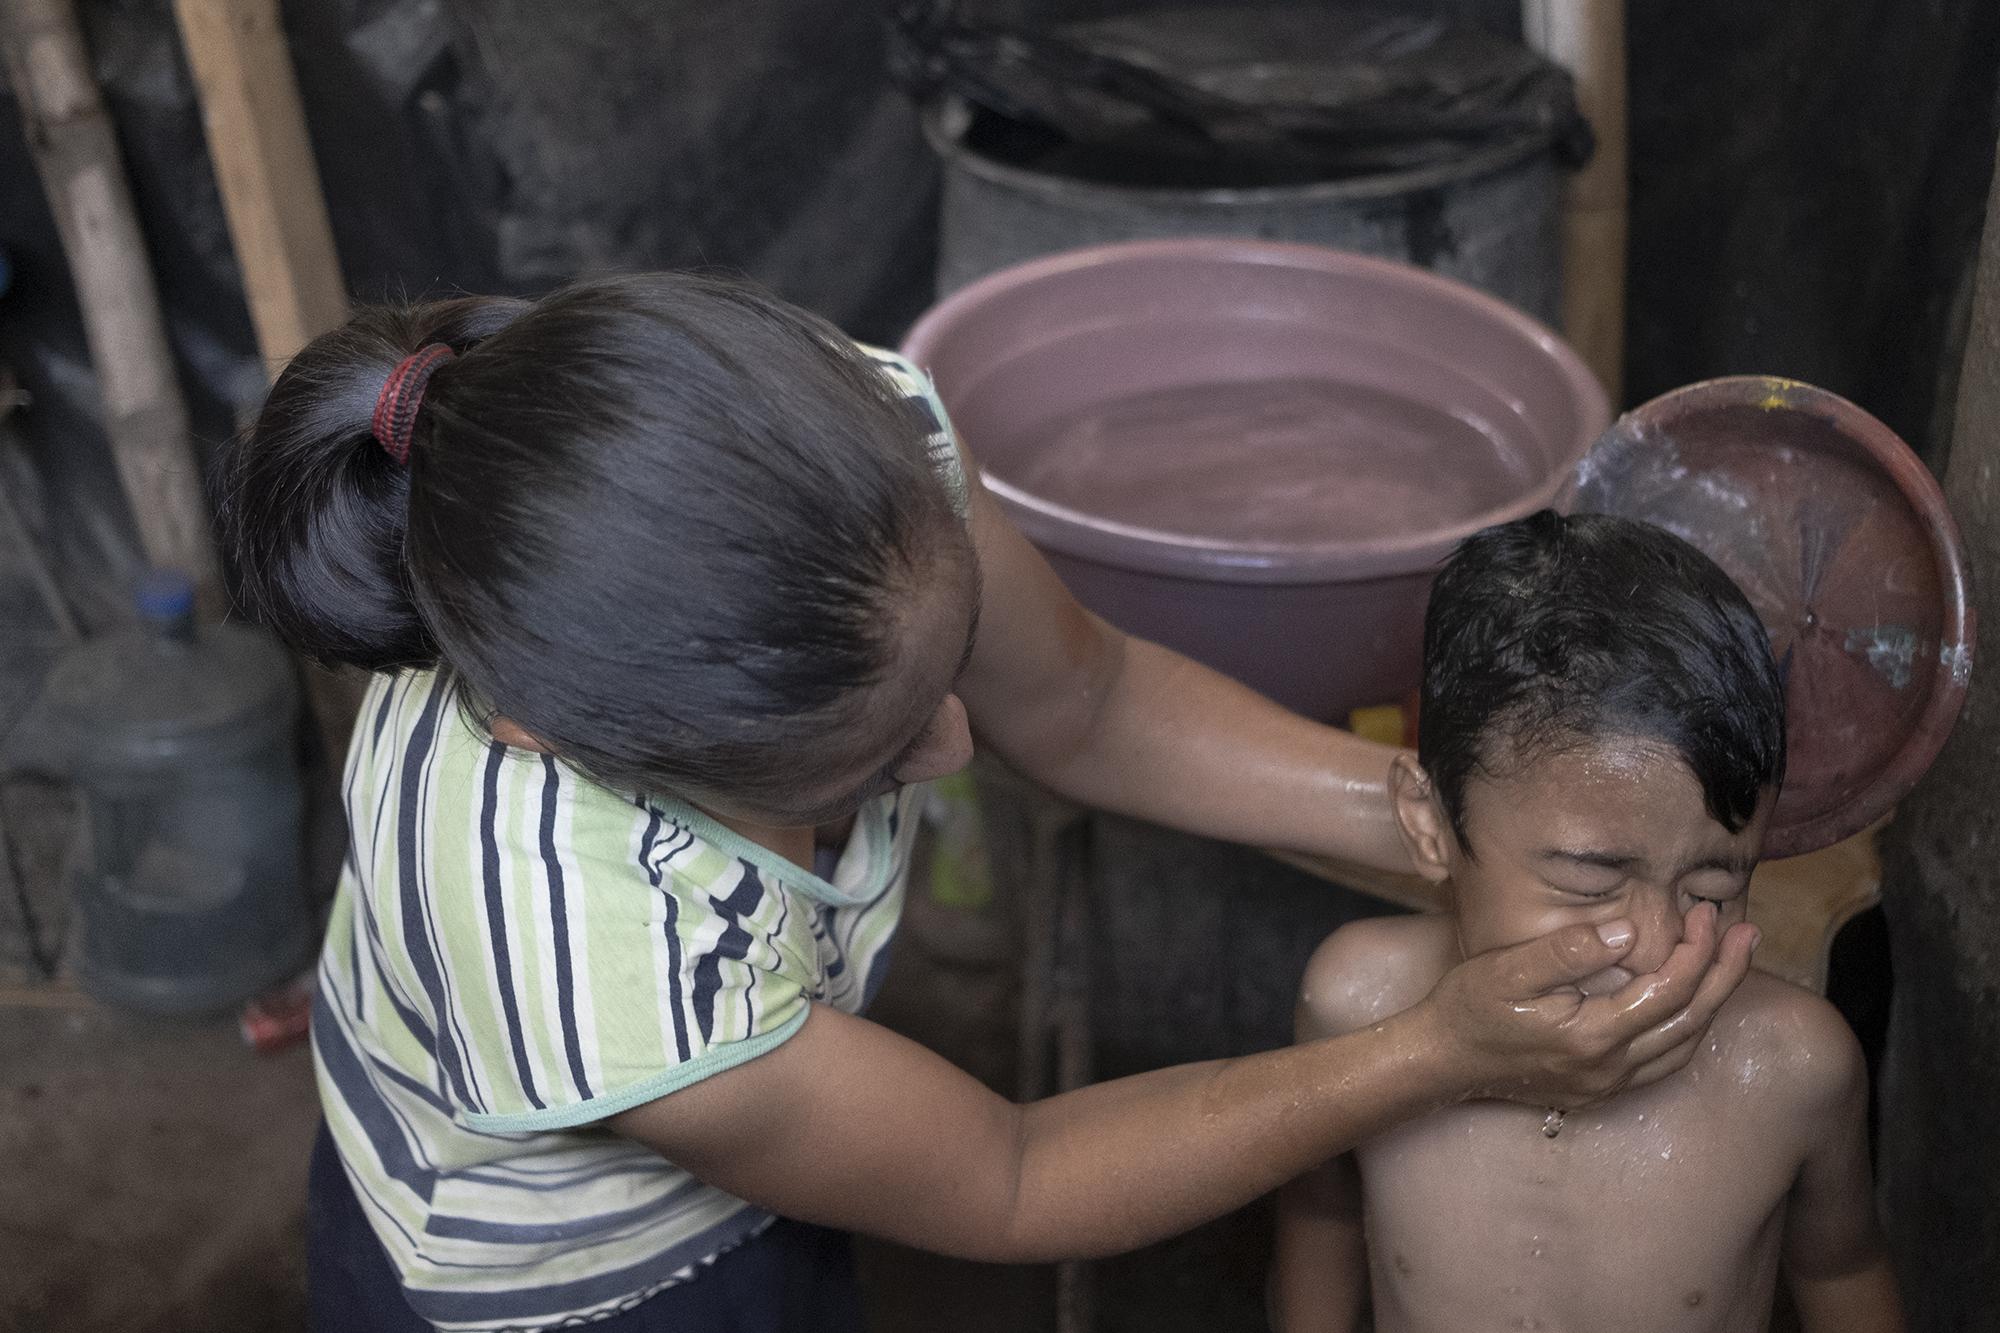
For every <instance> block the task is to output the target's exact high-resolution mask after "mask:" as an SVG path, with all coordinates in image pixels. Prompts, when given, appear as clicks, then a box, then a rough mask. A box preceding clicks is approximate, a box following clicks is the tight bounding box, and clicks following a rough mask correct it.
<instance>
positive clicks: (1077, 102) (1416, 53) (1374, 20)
mask: <svg viewBox="0 0 2000 1333" xmlns="http://www.w3.org/2000/svg"><path fill="white" fill-rule="evenodd" d="M896 33H897V41H896V44H895V47H894V59H893V61H892V65H891V69H892V73H893V74H894V76H895V77H896V80H897V82H899V83H901V84H902V85H903V86H904V87H905V88H906V89H908V90H909V91H910V93H911V95H912V96H913V97H916V98H918V99H927V98H931V97H935V96H939V95H941V94H944V93H951V94H955V95H956V96H958V97H960V98H962V99H964V101H965V102H967V103H968V104H970V105H971V106H973V107H975V108H979V109H980V110H982V111H984V112H986V113H990V114H992V115H995V116H999V117H1004V118H1005V119H1007V120H1008V121H1011V122H1013V123H1014V124H1015V125H1016V126H1018V127H1020V128H1021V129H1022V130H1027V131H1033V132H1035V133H1037V134H1038V135H1039V136H1041V137H1042V138H1044V139H1045V140H1046V144H1045V145H1044V146H1043V147H1042V148H1041V149H1040V150H1039V151H1038V152H1037V153H1036V156H1035V160H1034V162H1033V163H1032V165H1034V166H1035V167H1036V168H1037V169H1039V170H1042V171H1045V172H1050V173H1053V174H1060V175H1068V176H1075V177H1079V178H1082V179H1087V180H1094V181H1105V182H1111V183H1115V184H1135V185H1154V184H1157V185H1168V186H1177V187H1181V188H1187V187H1198V186H1218V187H1224V188H1247V187H1253V186H1260V185H1291V184H1313V183H1316V182H1320V181H1335V180H1351V179H1354V178H1356V177H1361V176H1368V175H1377V174H1381V173H1386V172H1393V171H1411V170H1418V169H1422V168H1425V167H1435V166H1444V165H1450V164H1455V163H1458V162H1461V161H1464V160H1465V159H1466V158H1468V157H1471V156H1475V155H1477V154H1480V153H1482V152H1485V151H1488V150H1491V149H1495V148H1503V147H1512V146H1514V145H1518V144H1523V143H1539V144H1549V145H1554V146H1556V147H1557V149H1558V151H1559V152H1561V153H1562V155H1563V156H1564V157H1565V158H1567V159H1568V160H1569V162H1570V164H1571V165H1578V164H1580V163H1581V162H1582V161H1583V159H1584V158H1585V157H1586V156H1587V154H1588V152H1589V143H1590V129H1589V126H1588V125H1587V124H1586V123H1585V122H1584V120H1583V118H1582V117H1581V115H1579V113H1578V112H1577V108H1576V98H1575V95H1574V92H1573V90H1572V87H1571V81H1570V77H1569V75H1568V74H1567V73H1566V72H1565V71H1564V70H1563V69H1562V68H1561V67H1560V66H1558V65H1555V64H1552V63H1551V62H1549V61H1547V60H1545V59H1543V58H1542V57H1540V56H1537V55H1536V54H1534V53H1533V52H1532V51H1529V50H1528V49H1527V48H1526V47H1524V46H1522V45H1521V44H1520V43H1519V42H1518V41H1510V40H1507V39H1506V38H1503V37H1499V36H1496V35H1494V34H1492V33H1489V32H1486V31H1484V30H1482V29H1479V28H1476V27H1471V26H1468V25H1465V24H1461V23H1454V22H1451V21H1449V20H1447V19H1444V18H1441V17H1436V16H1431V17H1421V16H1417V15H1411V14H1400V13H1396V12H1393V11H1385V10H1377V9H1373V8H1358V7H1357V8H1353V9H1347V8H1340V9H1335V8H1330V7H1328V6H1326V5H1324V4H1316V5H1299V4H1289V3H1286V4H1269V5H1259V6H1254V7H1253V6H1240V7H1235V8H1226V9H1225V8H1213V7H1204V8H1192V7H1190V8H1175V9H1161V10H1157V11H1148V12H1143V13H1138V14H1128V15H1122V16H1117V17H1113V18H1107V19H1096V20H1092V21H1089V22H1081V23H1077V22H1072V23H1063V24H1059V25H1055V26H1047V25H1039V26H1028V25H1023V24H1018V23H1007V22H994V21H992V20H987V21H983V22H979V21H969V20H968V19H967V18H966V17H965V15H964V14H963V13H962V7H961V6H960V5H959V4H958V3H956V0H916V3H911V4H908V5H906V6H905V7H904V9H903V10H902V11H901V13H899V15H898V16H897V23H896ZM1016 137H1017V139H1018V138H1024V137H1027V136H1020V135H1017V136H1016ZM1023 165H1029V164H1026V163H1024V164H1023Z"/></svg>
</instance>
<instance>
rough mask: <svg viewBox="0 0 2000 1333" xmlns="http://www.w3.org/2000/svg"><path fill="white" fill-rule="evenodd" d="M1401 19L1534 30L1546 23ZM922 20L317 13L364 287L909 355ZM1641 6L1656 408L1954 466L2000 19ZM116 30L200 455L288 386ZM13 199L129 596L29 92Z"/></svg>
mask: <svg viewBox="0 0 2000 1333" xmlns="http://www.w3.org/2000/svg"><path fill="white" fill-rule="evenodd" d="M1375 2H1376V4H1377V6H1378V7H1380V6H1381V4H1382V0H1375ZM1186 3H1187V0H1176V4H1177V5H1185V4H1186ZM1163 7H1164V6H1161V5H1153V6H1147V5H1144V4H1136V5H1135V4H1129V3H1126V4H1120V3H1115V2H1106V0H1062V2H1061V3H1056V0H1041V3H1026V2H1024V0H1014V2H1012V3H1007V2H1003V0H993V2H992V3H989V4H986V5H983V6H981V7H979V9H978V10H977V12H976V13H973V14H972V17H973V18H976V19H979V20H980V21H990V22H993V23H1002V24H1011V25H1014V26H1016V27H1017V28H1019V29H1021V30H1024V31H1028V32H1035V31H1038V30H1045V29H1047V28H1049V27H1052V26H1053V25H1055V24H1056V23H1059V22H1060V23H1069V24H1075V23H1089V22H1091V21H1093V20H1099V19H1104V18H1107V17H1110V16H1112V15H1116V14H1122V13H1132V12H1141V11H1146V10H1149V9H1150V10H1157V9H1159V8H1163ZM1224 7H1225V8H1241V7H1242V6H1224ZM1387 7H1388V8H1391V9H1394V10H1396V11H1398V12H1400V13H1403V14H1406V15H1414V16H1418V17H1431V16H1440V15H1441V16H1444V17H1447V18H1451V19H1453V20H1456V21H1460V22H1463V23H1467V24H1470V25H1473V26H1476V27H1478V28H1481V29H1483V30H1485V31H1488V32H1493V33H1498V34H1501V35H1518V31H1519V29H1518V12H1519V11H1518V5H1517V4H1516V3H1513V0H1402V2H1401V3H1394V2H1393V0H1391V3H1389V4H1388V6H1387ZM892 9H893V6H892V4H891V3H890V0H877V2H876V3H861V4H856V3H852V0H737V2H734V3H727V4H725V3H721V2H720V0H670V2H667V3H657V2H655V0H590V2H589V3H580V4H570V5H565V6H560V7H555V6H551V5H549V4H547V3H546V0H313V3H303V2H296V3H292V4H289V5H287V6H286V23H287V26H288V29H289V32H290V36H291V39H292V45H293V52H294V59H295V63H296V66H297V70H298V76H299V82H300V86H301V90H302V94H303V97H304V100H305V103H306V110H307V117H308V121H309V125H310V128H311V131H312V137H313V143H314V148H315V152H316V154H317V156H318V159H319V165H320V169H321V174H322V178H323V181H324V184H325V188H326V195H327V199H328V203H329V207H330V211H331V213H332V218H333V227H334V234H335V239H336V243H337V244H338V246H339V250H340V254H341V258H342V262H343V266H344V268H345V270H346V276H347V280H348V283H349V286H350V288H351V289H352V290H353V291H354V292H355V294H356V295H357V296H358V297H359V298H361V299H372V298H381V297H384V296H390V297H395V296H405V295H416V294H421V293H426V292H433V291H440V290H448V289H461V290H476V291H503V292H516V293H533V292H538V291H541V290H545V289H547V288H548V287H551V286H553V285H555V284H557V283H559V282H561V281H563V280H565V279H567V278H569V277H572V276H575V275H577V274H582V273H592V272H603V271H609V270H618V269H633V268H647V267H662V266H671V265H684V264H709V265H717V266H722V267H727V268H733V269H738V270H742V271H745V272H748V273H750V274H752V275H753V276H755V277H757V278H759V279H761V280H763V281H764V282H766V283H768V284H769V285H771V286H772V287H774V288H775V289H776V290H778V291H779V292H780V293H782V294H784V295H785V296H788V297H790V298H791V299H793V300H796V301H799V302H801V303H803V304H806V305H808V306H811V307H813V308H815V309H817V310H819V311H821V312H822V313H824V314H826V315H827V316H829V317H830V318H832V319H834V320H835V321H836V322H838V323H840V324H842V325H843V326H845V327H847V328H849V329H850V330H851V331H853V332H855V333H856V334H858V335H860V336H863V337H868V338H873V339H876V340H892V339H894V338H895V337H896V336H897V335H898V334H899V333H900V332H901V331H902V329H903V328H904V327H905V326H906V325H907V323H908V321H909V320H910V319H911V318H912V317H913V316H914V315H915V314H916V313H917V312H918V311H919V310H920V309H921V308H922V307H923V306H924V305H925V304H926V303H927V301H928V300H929V298H930V294H931V293H930V272H931V266H932V262H933V258H934V251H935V245H934V239H933V232H934V227H935V209H936V179H937V176H936V169H935V166H934V164H933V163H932V161H931V160H930V158H929V155H928V152H927V150H926V149H925V147H924V146H923V143H922V140H921V138H920V136H919V134H918V132H917V127H916V120H915V115H914V112H913V110H912V108H911V105H910V103H909V101H908V99H907V98H906V97H905V96H904V95H903V93H902V92H901V91H900V90H899V89H898V88H897V87H896V86H895V84H894V82H893V80H892V79H891V78H890V77H889V71H888V51H889V33H890V20H891V18H892ZM1628 10H1629V15H1630V18H1629V22H1630V25H1631V48H1632V73H1631V84H1632V120H1633V124H1632V156H1633V167H1632V185H1633V216H1632V277H1631V283H1630V297H1631V311H1630V320H1631V323H1630V328H1631V335H1630V336H1631V342H1630V353H1629V365H1628V384H1629V386H1630V395H1631V396H1632V397H1633V398H1635V399H1636V398H1640V397H1644V396H1647V395H1650V394H1651V393H1654V392H1657V391H1660V390H1663V389H1666V388H1669V387H1672V386H1674V385H1676V384H1680V383H1684V382H1687V381H1690V380H1694V379H1699V378H1703V377H1706V376H1709V375H1715V374H1722V373H1729V372H1737V371H1769V372H1773V373H1779V374H1788V375H1796V376H1798V377H1800V378H1803V379H1808V380H1811V381H1813V382H1815V383H1819V384H1822V385H1825V386H1826V387H1828V388H1832V389H1834V390H1836V391H1838V392H1841V393H1844V394H1847V395H1848V396H1850V397H1853V398H1855V399H1856V400H1857V401H1859V402H1861V403H1863V404H1864V405H1866V406H1868V407H1869V408H1871V409H1872V410H1874V411H1875V412H1876V413H1877V414H1878V415H1881V416H1882V417H1884V418H1885V419H1886V420H1887V421H1888V422H1889V423H1890V424H1891V425H1892V426H1894V427H1895V428H1896V429H1898V430H1899V431H1901V432H1902V433H1903V434H1904V435H1905V436H1906V438H1909V439H1910V440H1911V441H1912V442H1913V443H1915V444H1917V445H1918V446H1919V447H1920V448H1924V449H1926V450H1927V451H1929V452H1931V453H1932V454H1933V455H1935V454H1936V452H1937V450H1938V449H1939V447H1940V442H1941V440H1942V434H1943V431H1944V429H1945V428H1946V427H1947V426H1948V416H1949V414H1948V410H1947V411H1942V412H1941V411H1940V410H1939V405H1940V403H1944V404H1947V405H1948V403H1949V383H1948V381H1949V379H1950V375H1949V373H1948V372H1949V370H1950V368H1952V367H1953V366H1955V363H1956V360H1957V346H1958V340H1959V338H1960V337H1961V336H1962V334H1961V332H1960V330H1961V329H1962V323H1963V318H1964V309H1965V305H1966V289H1967V286H1968V280H1969V274H1970V256H1971V253H1972V245H1973V242H1974V241H1975V239H1976V236H1977V230H1978V225H1979V219H1980V216H1981V210H1982V207H1983V198H1984V193H1983V192H1984V189H1985V185H1986V182H1987V180H1988V179H1989V173H1990V171H1991V167H1992V160H1993V156H1992V155H1993V146H1994V139H1995V133H1996V116H1995V91H1996V71H2000V5H1994V4H1993V3H1991V0H1926V2H1925V3H1923V4H1920V5H1919V4H1910V3H1897V2H1896V0H1764V3H1760V4H1757V5H1742V4H1740V3H1737V0H1676V3H1674V4H1671V5H1665V4H1635V5H1631V6H1629V7H1628ZM83 11H84V18H85V24H86V28H87V32H88V36H89V38H90V41H91V45H92V50H93V53H94V58H95V62H96V65H97V70H98V74H99V76H100V78H101V79H102V81H103V83H104V87H105V95H106V98H107V101H108V102H109V104H110V105H111V108H112V110H113V113H114V116H115V118H116V120H117V122H118V125H119V129H120V133H121V136H122V140H123V144H124V148H125V151H126V158H127V168H128V171H129V173H130V176H131V179H132V184H133V189H134V193H135V195H136V196H137V199H138V202H139V207H140V211H141V213H142V215H143V220H144V225H145V228H146V232H147V236H148V239H149V243H150V245H151V247H152V251H153V260H154V264H155V269H156V272H157V274H158V278H159V283H160V287H161V290H162V294H163V297H164V300H165V303H166V306H167V310H168V314H169V320H170V327H171V334H172V339H173V343H174V348H175V351H176V354H177V356H178V357H179V360H180V367H181V371H182V381H183V384H184V385H185V387H186V389H187V391H188V395H189V398H190V406H191V408H192V410H193V412H194V418H195V423H196V428H197V431H198V432H199V433H200V435H201V436H202V438H203V439H204V440H210V441H212V440H215V439H219V438H221V437H223V436H224V435H226V434H227V433H228V432H229V431H230V430H231V429H232V428H233V426H234V423H235V421H236V420H237V419H238V417H239V415H240V413H242V412H243V411H244V410H246V409H247V408H248V407H249V406H250V405H252V404H254V402H255V400H256V398H257V396H258V393H259V391H260V389H261V386H262V383H263V377H262V368H261V366H260V365H259V363H258V361H257V359H256V355H255V350H254V342H253V340H252V337H251V330H250V324H249V320H248V317H247V314H246V313H245V311H244V308H243V304H242V294H241V289H240V284H239V282H238V279H237V276H236V273H235V268H234V264H233V261H232V259H231V255H230V251H229V245H228V235H227V231H226V229H225V227H224V224H223V218H222V212H221V206H220V202H219V199H218V197H217V195H216V192H215V186H214V176H213V172H212V171H211V169H210V167H209V165H208V162H207V158H206V155H205V151H204V147H203V141H202V137H201V132H200V122H199V116H198V110H197V107H196V105H195V101H194V97H193V93H192V89H191V84H190V80H189V77H188V73H187V68H186V64H185V62H184V60H183V59H182V57H181V55H180V51H179V46H178V42H177V39H176V35H175V29H174V25H173V21H172V17H171V12H170V9H169V5H168V2H167V0H86V3H85V4H84V6H83ZM967 12H969V11H966V10H961V14H962V15H963V14H965V13H967ZM0 173H4V176H0V179H5V180H6V181H7V182H8V188H7V189H6V190H5V191H4V192H0V246H4V247H5V249H6V252H7V254H8V256H9V257H10V258H11V260H12V261H13V266H14V281H13V285H12V287H11V289H10V290H9V291H8V292H6V294H5V295H4V296H0V360H4V361H5V362H6V363H7V364H9V365H11V366H12V367H13V368H14V369H15V370H16V371H17V372H18V373H19V375H20V377H21V379H22V381H23V383H24V385H25V386H26V387H27V388H28V389H29V390H30V391H31V392H32V393H33V394H34V404H33V406H32V407H31V408H30V409H29V410H28V411H26V412H24V413H22V414H21V416H20V421H21V424H22V425H23V427H24V429H25V430H26V432H27V433H28V435H29V437H30V441H31V445H32V448H33V453H34V456H35V459H36V461H37V463H38V465H39V467H40V469H41V471H42V473H43V475H44V477H45V478H46V479H47V480H48V482H49V483H50V485H49V486H48V488H47V489H48V493H49V494H50V495H51V496H53V497H56V498H57V499H58V500H60V501H61V502H63V504H64V506H66V508H65V509H64V512H62V513H59V514H57V515H56V516H55V518H54V520H53V521H52V524H51V534H50V535H51V540H53V541H55V542H57V543H58V545H59V546H60V547H61V548H62V549H63V551H64V553H65V554H66V555H67V556H69V557H70V563H71V565H72V567H73V568H72V575H73V578H72V582H76V581H77V580H79V579H83V578H84V576H85V575H86V574H88V573H92V572H94V573H96V574H97V575H98V576H99V581H100V582H101V581H102V575H103V573H104V571H105V569H106V568H107V567H115V566H117V565H118V564H119V563H120V560H121V558H122V559H129V552H130V543H129V538H125V537H124V536H123V532H124V528H125V524H124V522H123V519H122V512H121V507H120V502H119V501H118V498H117V492H116V486H115V483H114V482H113V480H112V474H111V472H110V469H109V466H108V461H107V460H106V458H105V455H104V448H103V444H102V440H101V437H100V435H99V433H98V432H97V430H96V428H95V426H94V424H93V413H94V410H95V391H94V387H93V385H92V383H91V379H90V376H89V372H88V359H87V357H86V356H85V354H84V351H83V339H82V334H81V328H80V324H79V322H78V319H77V316H76V312H75V309H74V305H73V300H72V297H71V294H70V290H69V286H68V281H67V277H66V273H65V269H64V265H63V259H62V255H61V251H60V249H59V247H58V245H57V243H56V238H55V234H54V229H53V227H52V225H51V223H50V221H49V219H48V216H47V213H46V210H45V207H44V205H43V203H42V200H41V196H40V191H39V189H38V188H37V186H36V184H35V180H34V174H33V169H32V164H31V162H30V160H29V159H28V156H27V152H26V147H25V145H24V144H23V142H22V140H21V135H20V131H19V129H18V118H17V117H16V116H15V115H14V114H13V110H12V103H11V99H9V100H7V101H4V102H0ZM121 543H122V549H123V550H124V552H125V554H124V556H123V557H119V556H117V555H116V554H115V553H116V552H117V551H118V550H119V549H121ZM86 581H87V580H86Z"/></svg>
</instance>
